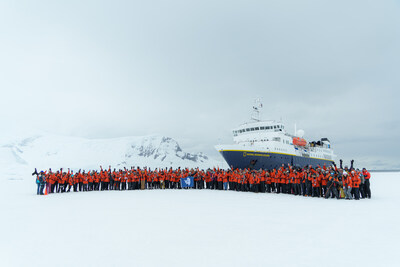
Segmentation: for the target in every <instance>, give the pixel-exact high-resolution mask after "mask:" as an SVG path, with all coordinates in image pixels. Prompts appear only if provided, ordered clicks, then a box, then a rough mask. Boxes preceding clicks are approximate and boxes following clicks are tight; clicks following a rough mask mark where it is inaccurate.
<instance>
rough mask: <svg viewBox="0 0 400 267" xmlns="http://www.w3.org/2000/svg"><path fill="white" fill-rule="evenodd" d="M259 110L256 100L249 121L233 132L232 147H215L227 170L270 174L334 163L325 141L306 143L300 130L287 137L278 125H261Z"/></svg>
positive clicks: (264, 122)
mask: <svg viewBox="0 0 400 267" xmlns="http://www.w3.org/2000/svg"><path fill="white" fill-rule="evenodd" d="M261 108H262V103H261V102H260V101H259V100H256V105H255V106H253V114H252V116H251V121H250V122H247V123H244V124H242V125H240V126H239V127H237V128H235V129H233V131H232V133H233V140H234V144H231V145H217V146H215V148H216V149H217V150H218V151H219V152H220V153H221V155H222V157H223V158H224V159H225V161H226V162H227V163H228V165H229V166H230V167H231V168H233V169H236V168H239V169H244V168H251V169H267V170H271V169H273V168H277V167H280V166H282V164H285V165H287V164H291V165H292V166H295V167H304V166H308V165H311V166H313V167H316V166H318V165H319V166H323V165H324V164H326V165H327V166H329V165H331V164H332V162H334V159H335V157H336V155H335V154H334V153H333V150H332V148H331V143H330V141H329V140H328V138H321V139H320V140H318V141H312V142H307V141H306V140H305V139H304V138H303V135H304V131H302V130H299V131H297V132H296V130H295V134H294V135H291V134H289V133H287V132H286V130H285V126H284V124H283V123H282V122H281V121H275V120H267V121H261V120H260V109H261Z"/></svg>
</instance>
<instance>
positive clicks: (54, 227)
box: [0, 173, 400, 266]
mask: <svg viewBox="0 0 400 267" xmlns="http://www.w3.org/2000/svg"><path fill="white" fill-rule="evenodd" d="M24 178H25V179H24V180H7V179H4V175H3V176H2V177H1V178H0V185H1V186H0V190H1V192H0V198H1V204H0V205H1V206H0V207H1V211H2V212H1V214H2V219H1V222H0V224H1V227H0V231H1V239H0V258H1V260H0V261H1V262H2V264H1V265H2V266H347V265H351V266H398V260H397V257H396V256H397V254H398V250H399V248H400V247H399V245H398V240H399V237H400V230H399V229H400V214H399V208H398V207H399V204H400V196H399V194H398V192H397V188H399V186H400V173H372V179H371V187H372V196H373V198H372V199H370V200H360V201H355V200H353V201H348V200H336V199H329V200H325V199H316V198H304V197H298V196H291V195H282V194H280V195H277V194H254V193H245V192H229V191H227V192H225V191H224V192H222V191H212V190H193V189H189V190H145V191H137V190H136V191H121V192H119V191H117V192H115V191H111V192H77V193H66V194H52V195H48V196H37V195H36V194H35V193H36V191H35V190H36V185H35V183H34V178H31V177H30V176H28V177H24Z"/></svg>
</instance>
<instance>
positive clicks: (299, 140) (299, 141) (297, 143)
mask: <svg viewBox="0 0 400 267" xmlns="http://www.w3.org/2000/svg"><path fill="white" fill-rule="evenodd" d="M293 145H295V146H306V145H307V141H306V140H305V139H303V138H300V137H293Z"/></svg>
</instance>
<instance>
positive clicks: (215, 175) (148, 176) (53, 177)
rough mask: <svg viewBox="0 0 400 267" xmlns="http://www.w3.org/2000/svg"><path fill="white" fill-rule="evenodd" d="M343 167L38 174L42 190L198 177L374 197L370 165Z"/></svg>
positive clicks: (243, 187) (157, 185)
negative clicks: (367, 166)
mask: <svg viewBox="0 0 400 267" xmlns="http://www.w3.org/2000/svg"><path fill="white" fill-rule="evenodd" d="M353 163H354V161H353V160H352V161H351V166H350V167H349V168H348V167H347V166H346V167H344V168H343V167H342V164H343V162H342V160H340V166H339V168H338V167H337V166H336V164H335V163H333V165H331V166H326V165H323V166H322V167H321V166H317V167H312V166H306V167H303V168H300V167H294V166H291V165H290V164H288V165H282V166H281V167H279V168H276V169H273V170H262V169H260V170H254V169H230V170H223V169H215V168H214V169H207V170H199V169H198V168H197V169H187V168H185V169H181V168H178V169H172V168H169V169H155V170H150V169H148V168H143V169H142V168H139V167H137V168H134V167H132V168H131V169H126V168H124V169H123V170H122V169H120V170H116V169H113V170H112V169H111V166H110V167H109V168H108V169H103V168H102V167H101V166H100V170H99V171H94V170H93V171H88V172H86V171H84V170H83V171H82V170H79V171H78V172H74V171H72V170H70V169H68V170H67V171H65V170H63V169H60V170H58V171H55V172H53V171H52V170H51V169H49V170H48V171H40V172H38V171H37V170H36V169H35V172H34V173H33V174H32V175H36V183H37V194H38V195H43V194H52V193H65V192H70V191H73V192H86V191H107V190H145V189H182V188H183V186H182V184H181V179H185V178H187V177H193V181H194V184H193V188H195V189H211V190H231V191H241V192H254V193H276V194H280V193H282V194H292V195H299V196H307V197H317V198H319V197H324V198H336V199H356V200H359V199H360V198H371V189H370V181H369V180H370V178H371V174H370V173H369V172H368V171H367V170H366V169H365V168H364V169H362V170H360V169H355V168H353Z"/></svg>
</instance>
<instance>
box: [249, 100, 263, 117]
mask: <svg viewBox="0 0 400 267" xmlns="http://www.w3.org/2000/svg"><path fill="white" fill-rule="evenodd" d="M262 107H263V105H262V103H261V99H260V98H257V99H256V100H255V101H254V106H253V113H252V114H251V119H252V120H255V121H260V120H261V119H260V110H261V108H262Z"/></svg>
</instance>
